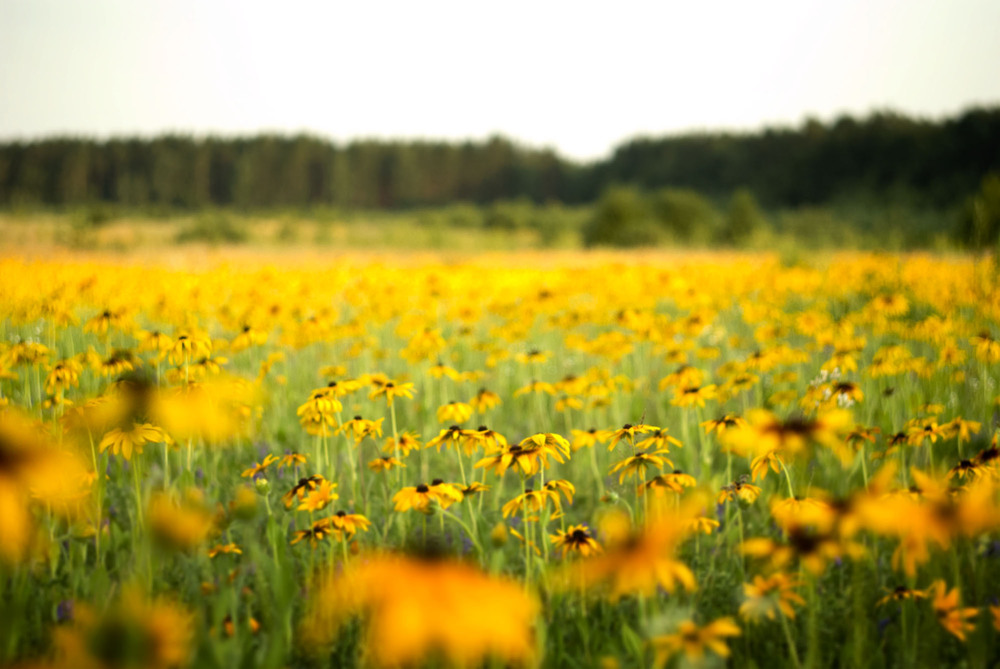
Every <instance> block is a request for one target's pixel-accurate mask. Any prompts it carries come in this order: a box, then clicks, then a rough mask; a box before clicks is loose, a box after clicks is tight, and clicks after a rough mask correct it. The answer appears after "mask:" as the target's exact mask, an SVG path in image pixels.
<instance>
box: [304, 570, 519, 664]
mask: <svg viewBox="0 0 1000 669" xmlns="http://www.w3.org/2000/svg"><path fill="white" fill-rule="evenodd" d="M428 602H433V603H434V606H435V607H436V608H437V610H439V611H447V612H448V615H427V605H428ZM537 611H538V605H537V603H536V602H535V600H534V599H533V598H532V597H530V596H529V595H528V594H527V593H526V592H525V589H524V587H523V586H522V585H520V584H518V583H515V582H513V581H508V580H506V579H502V578H499V577H493V576H488V575H487V574H484V573H482V572H480V571H479V570H477V569H475V568H474V567H471V566H468V565H466V564H463V563H459V562H452V561H445V560H427V559H414V558H407V557H403V556H398V555H374V556H369V557H367V558H365V559H361V560H352V561H350V562H349V563H348V564H347V565H346V566H345V567H344V569H343V570H342V571H339V572H330V573H329V574H327V575H326V576H324V577H323V578H321V579H320V581H319V583H318V585H317V587H316V588H315V592H314V593H312V596H311V597H310V600H309V603H308V605H307V607H306V611H305V614H304V616H303V622H302V628H301V630H300V634H299V636H298V638H299V639H301V641H302V643H303V644H305V646H306V648H311V647H317V646H325V645H327V644H329V643H331V642H333V640H335V639H336V638H338V635H339V634H340V630H341V628H342V627H343V625H344V624H345V623H347V622H348V621H349V620H350V619H352V618H355V617H356V618H359V619H360V620H361V621H362V625H363V632H362V635H361V639H362V647H363V651H362V652H363V656H364V658H365V664H366V665H371V666H376V667H400V666H416V665H418V664H420V663H422V662H425V661H426V660H427V658H429V657H438V658H440V661H441V662H442V663H443V664H445V665H447V666H455V667H474V666H481V665H483V664H484V663H487V661H488V660H489V659H490V658H494V659H495V660H496V661H499V662H500V663H501V664H504V665H508V666H528V665H530V664H531V662H532V660H533V658H534V654H535V635H534V632H533V630H534V623H535V616H536V614H537Z"/></svg>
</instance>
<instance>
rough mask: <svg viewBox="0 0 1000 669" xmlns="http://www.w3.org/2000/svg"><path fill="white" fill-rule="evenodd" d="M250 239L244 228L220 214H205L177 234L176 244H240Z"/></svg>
mask: <svg viewBox="0 0 1000 669" xmlns="http://www.w3.org/2000/svg"><path fill="white" fill-rule="evenodd" d="M249 238H250V234H249V232H248V231H247V229H246V226H244V225H240V224H239V223H237V222H236V221H234V220H233V219H232V218H230V217H229V216H227V215H225V214H223V213H222V212H212V213H206V214H203V215H201V216H199V217H197V218H196V219H195V220H194V221H192V222H191V224H190V225H188V226H186V227H184V228H183V229H181V230H180V232H178V233H177V236H176V238H175V240H176V241H177V242H178V243H181V244H183V243H187V242H205V243H208V244H242V243H244V242H246V241H247V240H248V239H249Z"/></svg>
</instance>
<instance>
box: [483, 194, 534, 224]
mask: <svg viewBox="0 0 1000 669" xmlns="http://www.w3.org/2000/svg"><path fill="white" fill-rule="evenodd" d="M531 214H532V205H531V202H529V201H528V200H525V199H520V200H515V201H509V202H508V201H505V202H494V203H493V204H491V205H490V206H489V207H488V208H487V209H486V213H485V216H484V218H483V225H484V226H486V228H488V229H490V230H523V229H524V228H527V227H528V226H529V225H530V224H531Z"/></svg>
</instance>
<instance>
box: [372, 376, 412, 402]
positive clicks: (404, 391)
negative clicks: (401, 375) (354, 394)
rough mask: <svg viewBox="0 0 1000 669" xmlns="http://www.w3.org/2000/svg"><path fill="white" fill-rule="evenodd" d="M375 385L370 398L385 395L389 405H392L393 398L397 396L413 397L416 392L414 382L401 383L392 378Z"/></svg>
mask: <svg viewBox="0 0 1000 669" xmlns="http://www.w3.org/2000/svg"><path fill="white" fill-rule="evenodd" d="M373 386H374V387H373V389H372V391H371V393H370V394H369V395H368V398H369V399H375V398H377V397H384V398H385V402H386V404H387V405H388V406H392V401H393V399H395V398H397V397H405V398H406V399H413V393H414V392H416V391H415V390H414V387H413V384H412V383H399V382H397V381H392V380H388V381H385V382H384V383H375V384H373Z"/></svg>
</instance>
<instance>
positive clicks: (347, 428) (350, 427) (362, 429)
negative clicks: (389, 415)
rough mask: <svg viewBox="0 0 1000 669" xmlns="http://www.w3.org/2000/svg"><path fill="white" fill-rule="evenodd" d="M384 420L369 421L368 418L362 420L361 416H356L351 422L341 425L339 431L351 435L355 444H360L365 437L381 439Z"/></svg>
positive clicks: (347, 421)
mask: <svg viewBox="0 0 1000 669" xmlns="http://www.w3.org/2000/svg"><path fill="white" fill-rule="evenodd" d="M384 420H385V418H379V419H377V420H369V419H367V418H362V417H361V416H355V417H354V418H352V419H351V420H346V421H344V424H343V425H341V426H340V427H339V428H338V430H337V431H338V432H341V433H343V434H350V435H351V436H353V437H354V443H355V444H359V443H361V441H362V440H363V439H364V438H365V437H368V436H371V437H381V436H382V421H384Z"/></svg>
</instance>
